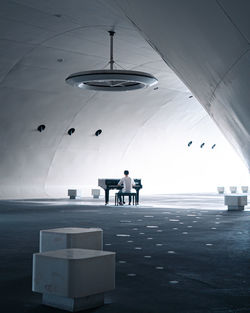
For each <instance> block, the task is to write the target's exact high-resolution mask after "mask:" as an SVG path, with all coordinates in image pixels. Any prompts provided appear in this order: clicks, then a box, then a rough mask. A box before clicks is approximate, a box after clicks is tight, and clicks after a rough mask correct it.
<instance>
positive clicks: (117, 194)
mask: <svg viewBox="0 0 250 313" xmlns="http://www.w3.org/2000/svg"><path fill="white" fill-rule="evenodd" d="M119 195H121V199H122V202H124V197H126V196H127V197H128V198H129V204H131V198H132V201H133V205H135V204H137V203H136V192H123V193H121V194H119V193H118V192H117V193H116V194H115V205H119Z"/></svg>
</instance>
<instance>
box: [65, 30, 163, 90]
mask: <svg viewBox="0 0 250 313" xmlns="http://www.w3.org/2000/svg"><path fill="white" fill-rule="evenodd" d="M114 34H115V32H114V31H109V35H110V60H109V64H110V69H109V70H94V71H85V72H79V73H74V74H71V75H69V76H68V77H67V78H66V82H67V83H68V84H70V85H72V86H75V87H78V88H82V89H89V90H97V91H98V90H100V91H127V90H136V89H141V88H145V87H150V86H154V85H155V84H157V83H158V80H157V79H156V78H155V77H154V76H153V75H151V74H149V73H145V72H138V71H129V70H116V69H114V64H115V61H114V58H113V38H114Z"/></svg>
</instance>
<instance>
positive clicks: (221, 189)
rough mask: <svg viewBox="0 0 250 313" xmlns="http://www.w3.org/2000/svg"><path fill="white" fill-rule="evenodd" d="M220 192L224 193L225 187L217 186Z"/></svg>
mask: <svg viewBox="0 0 250 313" xmlns="http://www.w3.org/2000/svg"><path fill="white" fill-rule="evenodd" d="M217 190H218V193H220V194H222V193H224V191H225V188H224V187H217Z"/></svg>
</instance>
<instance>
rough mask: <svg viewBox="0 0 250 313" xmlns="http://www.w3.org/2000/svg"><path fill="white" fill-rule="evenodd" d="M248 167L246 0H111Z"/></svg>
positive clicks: (249, 23) (249, 22) (249, 7)
mask: <svg viewBox="0 0 250 313" xmlns="http://www.w3.org/2000/svg"><path fill="white" fill-rule="evenodd" d="M115 2H116V3H119V4H120V6H121V7H122V9H123V11H125V12H126V14H127V15H128V17H129V18H130V19H131V21H132V22H133V23H134V25H135V26H136V27H137V29H138V30H140V31H141V33H142V35H143V36H144V37H145V38H146V39H147V40H148V41H149V42H150V44H151V45H152V46H153V47H154V49H155V50H156V51H158V53H159V54H160V55H161V56H162V58H163V59H164V60H165V62H166V63H167V64H168V65H169V66H170V67H171V68H172V69H173V70H174V72H175V73H176V74H177V75H178V76H179V77H180V78H181V80H182V81H183V82H184V83H185V84H186V85H187V86H188V87H189V89H190V90H192V92H193V93H194V94H195V96H196V97H197V99H198V100H199V101H200V103H201V104H202V105H203V106H204V108H205V109H206V110H207V112H208V113H209V115H210V116H211V117H212V118H213V119H214V121H215V122H216V124H217V125H218V126H219V128H220V129H221V130H222V132H223V133H224V135H225V136H226V137H227V139H228V141H229V142H230V143H231V144H232V145H233V146H234V148H235V149H236V150H237V151H238V153H239V154H240V155H241V157H242V159H243V160H244V161H245V162H246V164H247V165H248V168H249V167H250V123H249V119H250V102H249V99H250V89H249V72H250V48H249V43H250V19H249V13H250V2H249V1H234V0H211V1H205V0H204V1H200V0H191V1H182V0H177V1H171V0H158V1H150V0H145V1H144V0H143V1H133V0H126V1H115Z"/></svg>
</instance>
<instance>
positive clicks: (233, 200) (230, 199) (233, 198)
mask: <svg viewBox="0 0 250 313" xmlns="http://www.w3.org/2000/svg"><path fill="white" fill-rule="evenodd" d="M224 200H225V201H224V203H225V205H227V206H228V210H229V211H242V210H244V206H245V205H247V196H245V195H244V196H243V195H225V198H224Z"/></svg>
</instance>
